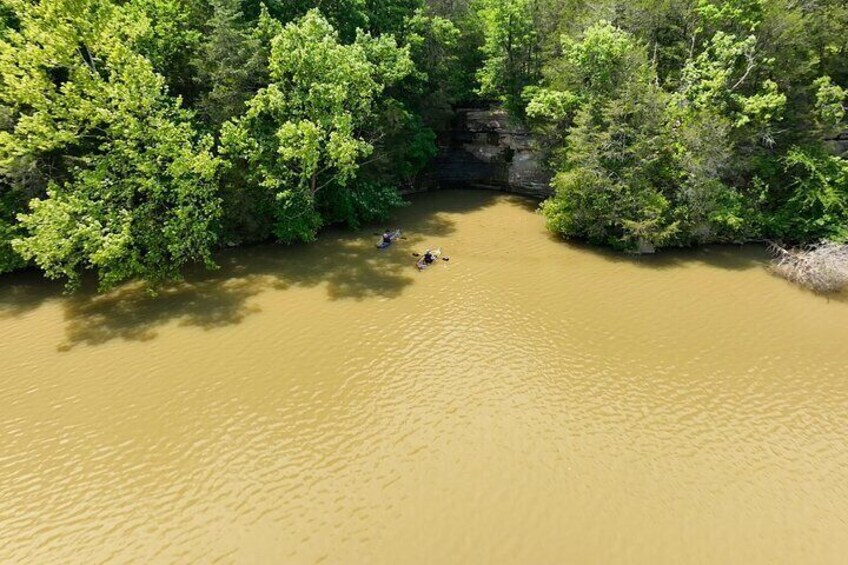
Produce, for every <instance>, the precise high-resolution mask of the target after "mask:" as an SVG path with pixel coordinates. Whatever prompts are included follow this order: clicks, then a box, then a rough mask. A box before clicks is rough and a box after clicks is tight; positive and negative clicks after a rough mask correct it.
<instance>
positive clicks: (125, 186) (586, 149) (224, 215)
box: [0, 0, 848, 287]
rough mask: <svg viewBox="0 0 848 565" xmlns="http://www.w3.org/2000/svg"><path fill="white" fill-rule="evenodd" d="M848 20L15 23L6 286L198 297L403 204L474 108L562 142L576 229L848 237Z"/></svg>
mask: <svg viewBox="0 0 848 565" xmlns="http://www.w3.org/2000/svg"><path fill="white" fill-rule="evenodd" d="M846 30H848V5H846V4H845V3H844V2H843V1H841V0H810V1H808V2H800V3H799V2H794V1H792V0H774V1H766V0H629V1H626V2H625V1H622V0H598V1H593V2H587V1H586V0H427V1H426V2H425V0H380V1H377V0H326V1H322V2H314V1H312V0H296V1H282V0H266V1H265V2H262V1H260V0H2V4H0V272H4V271H10V270H13V269H16V268H20V267H22V266H25V265H27V264H33V265H36V266H38V267H39V268H41V269H42V270H43V271H44V272H45V274H46V275H47V276H50V277H60V278H64V279H66V280H67V281H69V283H70V284H71V286H73V285H75V284H77V283H78V282H79V280H80V277H81V276H82V275H83V274H84V273H85V272H87V271H93V272H96V273H97V275H98V277H99V280H100V282H101V284H102V285H103V286H104V287H109V286H112V285H114V284H117V283H119V282H121V281H123V280H127V279H131V278H141V279H144V280H146V281H148V282H149V283H151V284H152V285H155V284H156V283H158V282H161V281H163V280H167V279H172V278H175V277H178V276H179V272H180V268H181V267H182V266H183V265H184V264H186V263H188V262H195V261H201V262H205V263H207V264H209V265H210V266H211V265H212V260H211V255H212V252H213V251H214V249H215V247H216V246H218V245H221V244H234V243H241V242H249V241H260V240H266V239H276V240H278V241H282V242H290V241H295V240H301V241H308V240H311V239H313V238H314V237H315V236H316V234H317V232H318V230H319V229H320V228H321V227H322V226H324V225H327V224H328V223H333V222H344V223H347V224H349V225H353V226H355V225H358V224H360V223H362V222H368V221H374V220H377V219H379V218H383V217H385V216H386V215H387V213H388V212H389V211H390V210H391V209H392V208H393V207H395V206H398V205H400V204H401V203H402V202H401V199H400V197H399V193H398V189H399V188H400V187H402V186H404V185H407V184H409V183H411V182H413V181H414V179H415V177H416V175H417V174H418V173H419V171H421V169H422V168H423V167H424V166H425V165H426V164H427V162H428V161H429V159H430V158H431V157H432V156H433V155H434V154H435V135H434V130H435V129H437V128H438V127H439V126H440V125H442V124H444V123H445V122H446V120H448V119H449V118H450V116H451V109H452V105H453V104H455V103H457V102H459V101H469V100H473V99H479V100H491V99H496V100H499V101H501V102H502V103H503V104H504V105H505V106H506V107H507V108H508V109H509V110H510V111H511V112H512V114H513V115H514V116H515V117H516V119H520V120H524V121H526V122H527V123H528V124H529V125H530V126H532V127H533V128H534V129H535V130H536V131H537V132H538V134H539V137H540V139H541V140H542V145H543V149H544V150H545V151H546V152H547V153H548V157H549V162H550V165H551V168H552V169H553V171H554V173H555V176H554V180H553V186H554V188H555V196H554V197H552V198H551V199H550V200H549V201H548V202H546V203H545V204H544V205H543V212H544V214H545V215H546V217H547V219H548V222H549V225H550V227H551V228H552V229H553V230H555V231H557V232H559V233H561V234H563V235H565V236H569V237H579V238H584V239H588V240H590V241H593V242H598V243H602V244H605V245H611V246H614V247H616V248H620V249H628V250H640V249H641V250H650V249H654V248H656V247H660V246H669V245H689V244H693V243H700V242H709V241H731V240H733V241H738V240H746V239H753V238H775V239H781V240H783V241H786V242H789V243H792V242H815V241H818V240H821V239H830V240H835V241H841V240H846V239H848V162H847V161H846V159H845V158H844V156H840V155H839V154H838V152H835V151H834V145H833V144H828V142H827V141H826V140H827V139H828V138H831V137H833V136H834V135H836V134H838V133H840V132H843V131H845V130H846V129H848V125H847V124H846V106H848V90H846V87H848V32H846Z"/></svg>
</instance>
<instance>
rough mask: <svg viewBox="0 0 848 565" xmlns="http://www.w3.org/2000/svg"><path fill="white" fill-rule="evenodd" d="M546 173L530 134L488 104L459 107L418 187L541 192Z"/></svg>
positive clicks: (547, 184)
mask: <svg viewBox="0 0 848 565" xmlns="http://www.w3.org/2000/svg"><path fill="white" fill-rule="evenodd" d="M550 180H551V173H550V172H549V171H548V170H547V168H546V167H545V165H544V162H543V153H542V151H541V150H540V149H539V147H538V146H537V144H536V143H535V140H534V139H533V136H532V134H531V133H530V132H529V131H528V130H527V129H526V128H524V127H523V126H521V125H520V124H517V123H515V122H514V121H513V120H511V119H510V117H509V114H507V112H506V111H504V110H502V109H500V108H497V107H493V108H483V109H480V108H459V109H457V110H456V116H455V118H454V123H453V125H452V129H450V130H449V131H445V132H440V134H439V154H438V156H437V157H436V158H435V159H434V160H433V162H432V163H431V164H430V166H429V167H428V169H427V171H426V172H425V174H424V175H423V177H422V180H421V183H420V185H419V186H418V187H417V189H418V190H428V189H433V188H463V187H465V188H467V187H472V188H488V189H494V190H503V191H506V192H514V193H517V194H524V195H527V196H532V197H535V198H547V197H548V196H550V195H551V194H552V190H551V187H550Z"/></svg>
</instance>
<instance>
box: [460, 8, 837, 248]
mask: <svg viewBox="0 0 848 565" xmlns="http://www.w3.org/2000/svg"><path fill="white" fill-rule="evenodd" d="M470 6H471V9H472V11H473V12H474V14H475V17H474V18H470V19H469V21H476V22H477V24H476V25H477V29H478V31H476V32H473V33H476V34H477V35H478V36H479V37H480V38H481V41H482V52H483V53H484V55H485V59H484V61H483V63H482V64H481V66H480V67H479V70H478V72H477V75H478V78H479V89H480V93H481V94H483V95H486V96H495V97H497V98H499V99H500V100H502V101H503V103H504V104H506V105H507V107H509V108H510V109H511V110H513V112H514V113H516V114H518V115H521V116H522V117H524V118H526V119H527V120H528V121H529V122H530V123H531V124H532V125H533V126H534V127H535V128H536V130H537V131H538V132H539V133H540V134H541V135H542V136H543V138H544V141H545V143H546V146H547V147H548V149H549V150H550V163H551V166H552V168H553V170H554V172H555V173H556V176H555V179H554V182H553V185H554V188H555V190H556V195H555V196H554V197H553V198H552V199H551V200H550V201H548V202H546V203H545V205H544V206H543V211H544V213H545V215H546V216H547V218H548V221H549V225H550V227H551V228H552V229H553V230H555V231H557V232H559V233H562V234H563V235H565V236H570V237H580V238H585V239H588V240H590V241H593V242H597V243H602V244H607V245H612V246H614V247H617V248H623V249H631V250H636V249H643V250H650V249H653V248H656V247H658V246H663V245H688V244H692V243H698V242H707V241H728V240H745V239H752V238H779V239H782V240H784V241H788V242H809V241H816V240H819V239H822V238H830V239H837V240H839V239H845V238H846V237H848V176H846V172H845V171H846V169H848V162H846V160H845V158H843V157H840V156H838V155H834V154H831V153H830V151H831V150H832V148H831V147H827V146H826V144H825V140H826V139H827V138H828V137H829V136H832V135H834V134H836V133H838V132H840V131H845V130H846V129H848V124H846V121H845V115H846V114H845V112H846V105H848V91H846V89H845V88H846V86H848V33H846V30H848V5H846V4H845V3H844V2H842V1H841V0H816V1H811V2H794V1H791V0H768V1H767V0H662V1H660V0H635V1H628V2H623V1H614V0H607V1H604V0H601V1H599V2H583V1H579V0H521V1H511V0H472V1H471V3H470ZM471 27H472V28H473V26H471Z"/></svg>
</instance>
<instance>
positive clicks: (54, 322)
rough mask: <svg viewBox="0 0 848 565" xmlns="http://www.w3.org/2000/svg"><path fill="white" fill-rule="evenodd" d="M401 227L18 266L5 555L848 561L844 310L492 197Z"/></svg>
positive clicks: (433, 206)
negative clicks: (212, 259) (399, 230)
mask: <svg viewBox="0 0 848 565" xmlns="http://www.w3.org/2000/svg"><path fill="white" fill-rule="evenodd" d="M395 223H397V224H399V225H402V226H403V227H404V228H406V232H407V237H408V239H407V240H404V241H401V242H399V243H398V244H397V245H394V246H393V247H392V248H390V249H389V250H387V251H384V252H379V251H377V250H376V249H375V248H374V241H375V240H376V238H375V237H374V236H372V235H371V232H372V231H373V229H369V230H364V231H362V232H361V233H350V232H342V231H338V232H336V231H331V232H328V233H325V234H323V235H322V236H321V238H320V240H319V241H318V242H317V243H316V244H314V245H311V246H301V247H295V248H283V247H278V246H261V247H255V248H247V249H237V250H232V251H229V252H227V253H224V254H223V255H221V256H220V257H219V262H220V264H221V269H220V270H219V271H217V272H215V273H211V274H209V273H202V272H196V273H190V274H189V276H188V279H187V282H186V283H185V284H182V285H179V286H176V287H173V288H170V289H167V290H165V291H164V292H163V293H162V294H161V295H160V296H159V297H158V298H156V299H153V298H151V297H149V296H148V295H146V294H145V293H144V292H142V291H141V290H140V289H139V288H136V287H134V286H128V287H125V288H122V289H119V290H117V291H115V292H112V293H110V294H106V295H102V296H96V295H94V294H92V293H90V292H82V293H80V294H78V295H75V296H72V297H64V296H62V294H61V288H60V287H59V286H57V285H56V284H53V283H46V282H43V281H40V280H39V279H38V278H37V277H35V276H33V275H27V274H24V275H20V274H18V275H13V276H6V277H3V278H0V562H11V563H60V562H62V563H71V562H78V563H95V562H140V563H146V562H225V563H226V562H275V563H292V564H299V563H319V562H320V563H375V564H382V563H385V564H397V563H409V564H415V563H422V564H423V563H439V564H452V563H457V564H459V563H492V564H497V563H510V564H512V563H515V564H527V563H534V564H542V563H551V564H553V563H651V564H655V563H675V564H680V563H740V564H742V563H744V564H757V563H768V564H775V563H817V564H821V563H825V564H826V563H834V564H836V563H844V562H845V559H846V556H848V367H846V365H848V300H846V299H845V297H837V298H834V299H830V300H828V299H824V298H821V297H818V296H815V295H812V294H809V293H807V292H804V291H801V290H799V289H797V288H795V287H793V286H791V285H789V284H787V283H785V282H783V281H781V280H779V279H777V278H775V277H773V276H772V275H770V274H769V273H768V272H767V271H766V269H765V268H764V262H765V255H764V253H763V251H762V250H761V249H759V248H756V247H744V248H740V247H715V248H710V249H706V250H700V251H688V252H675V253H664V254H661V255H659V256H657V257H651V258H643V259H634V258H629V257H624V256H620V255H615V254H610V253H603V252H598V251H597V250H593V249H589V248H585V247H580V246H573V245H569V244H566V243H563V242H561V241H558V240H556V239H555V238H552V237H550V236H549V235H548V234H546V232H545V230H544V225H543V221H542V218H541V217H540V216H539V215H537V214H535V213H534V212H533V205H532V203H529V202H527V201H524V200H520V199H516V198H513V197H509V196H504V195H497V194H493V193H485V192H473V191H469V192H442V193H433V194H426V195H420V196H417V197H414V198H413V200H412V205H411V206H410V207H408V208H406V209H404V210H402V211H400V212H399V213H398V215H397V219H396V221H395ZM428 245H431V246H433V247H436V246H442V247H444V249H445V252H446V255H448V256H449V257H450V258H451V261H449V262H443V261H440V262H438V263H437V264H436V265H435V266H434V267H433V268H431V269H429V270H427V271H425V272H423V273H419V272H417V270H416V269H415V267H414V259H413V258H412V257H411V253H412V252H413V251H420V250H423V248H424V247H426V246H428Z"/></svg>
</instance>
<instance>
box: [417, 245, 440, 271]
mask: <svg viewBox="0 0 848 565" xmlns="http://www.w3.org/2000/svg"><path fill="white" fill-rule="evenodd" d="M430 255H432V256H433V263H435V262H436V260H438V258H439V257H441V256H442V248H441V247H439V248H438V249H434V250H433V251H430ZM433 263H430V265H432V264H433ZM417 265H418V270H419V271H423V270H424V269H426V268H427V267H429V266H430V265H428V264H427V263H426V262H425V261H424V255H423V254H422V255H421V259H419V260H418V263H417Z"/></svg>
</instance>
